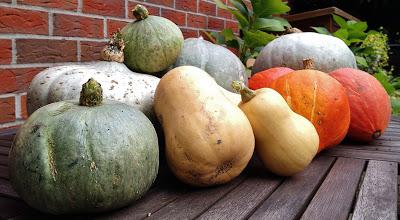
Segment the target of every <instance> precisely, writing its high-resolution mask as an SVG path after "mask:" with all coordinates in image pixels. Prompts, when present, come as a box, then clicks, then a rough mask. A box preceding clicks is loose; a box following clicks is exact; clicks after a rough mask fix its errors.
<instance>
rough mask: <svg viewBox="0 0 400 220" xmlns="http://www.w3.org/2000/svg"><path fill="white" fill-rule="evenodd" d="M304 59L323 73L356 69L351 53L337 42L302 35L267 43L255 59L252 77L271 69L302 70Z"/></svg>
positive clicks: (329, 37)
mask: <svg viewBox="0 0 400 220" xmlns="http://www.w3.org/2000/svg"><path fill="white" fill-rule="evenodd" d="M304 59H312V60H313V61H314V63H315V66H314V67H315V69H316V70H319V71H322V72H325V73H328V72H331V71H333V70H336V69H339V68H342V67H350V68H357V64H356V59H355V57H354V54H353V52H351V50H350V49H349V47H348V46H346V44H345V43H344V42H343V41H342V40H340V39H339V38H336V37H333V36H329V35H325V34H318V33H313V32H303V33H293V34H286V35H283V36H281V37H279V38H277V39H275V40H273V41H271V42H270V43H268V44H267V46H265V47H264V48H263V49H262V51H261V53H260V54H259V55H258V57H257V59H256V61H255V63H254V66H253V68H252V73H258V72H261V71H263V70H266V69H269V68H272V67H288V68H291V69H294V70H301V69H303V60H304Z"/></svg>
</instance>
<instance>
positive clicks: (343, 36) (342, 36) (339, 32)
mask: <svg viewBox="0 0 400 220" xmlns="http://www.w3.org/2000/svg"><path fill="white" fill-rule="evenodd" d="M333 36H335V37H337V38H340V39H341V40H343V41H344V42H345V43H346V45H347V46H349V45H350V42H349V41H348V37H349V33H348V32H347V30H346V29H342V28H341V29H339V30H337V31H335V32H334V33H333Z"/></svg>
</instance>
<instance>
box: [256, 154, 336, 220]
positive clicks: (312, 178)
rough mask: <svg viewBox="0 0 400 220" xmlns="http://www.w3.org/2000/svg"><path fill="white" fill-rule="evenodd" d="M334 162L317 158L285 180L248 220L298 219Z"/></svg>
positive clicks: (325, 158)
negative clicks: (301, 170)
mask: <svg viewBox="0 0 400 220" xmlns="http://www.w3.org/2000/svg"><path fill="white" fill-rule="evenodd" d="M334 160H335V159H334V158H333V157H325V156H318V157H317V158H316V159H315V160H314V161H313V162H312V163H311V164H310V165H309V166H308V167H307V168H306V169H305V170H304V171H303V172H301V173H299V174H297V175H295V176H293V177H290V178H287V179H286V180H285V182H284V183H283V184H282V185H280V186H279V188H278V189H277V190H275V192H274V193H273V194H272V195H271V196H270V197H269V198H268V199H267V200H265V202H264V203H263V204H262V205H261V206H260V207H259V208H258V209H257V210H256V211H255V212H254V214H253V215H251V217H250V219H274V220H275V219H276V220H279V219H282V220H289V219H298V218H299V217H300V216H301V214H302V213H303V211H304V209H305V208H306V205H307V204H308V203H309V201H310V200H311V198H312V196H313V195H314V193H315V191H316V190H317V189H318V186H319V185H320V184H321V182H322V180H323V179H324V177H325V175H326V173H327V172H328V171H329V168H330V167H331V165H332V163H333V162H334Z"/></svg>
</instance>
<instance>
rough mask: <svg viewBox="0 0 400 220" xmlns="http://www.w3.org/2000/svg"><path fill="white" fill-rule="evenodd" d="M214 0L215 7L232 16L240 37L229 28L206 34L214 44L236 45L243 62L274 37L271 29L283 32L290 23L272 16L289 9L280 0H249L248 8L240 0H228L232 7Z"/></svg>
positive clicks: (234, 46)
mask: <svg viewBox="0 0 400 220" xmlns="http://www.w3.org/2000/svg"><path fill="white" fill-rule="evenodd" d="M214 1H215V3H216V4H217V6H218V7H219V8H221V9H224V10H227V11H229V12H230V13H231V14H233V15H234V16H235V18H236V20H237V21H238V23H239V25H238V26H239V29H240V30H241V33H242V34H243V37H240V36H237V35H235V34H234V32H233V30H232V29H231V28H228V29H224V30H222V31H221V32H212V33H211V34H209V33H206V34H207V35H208V37H209V38H211V39H214V40H215V43H217V44H221V45H226V46H228V47H232V48H235V49H237V50H238V52H239V58H240V60H241V61H242V62H243V63H244V64H245V63H246V61H247V60H248V59H249V58H253V57H257V55H258V54H259V52H260V50H261V48H262V47H264V46H265V45H266V44H268V43H269V42H270V41H272V40H274V39H275V38H276V36H275V35H274V34H273V33H274V32H275V33H276V32H283V31H285V29H286V28H289V27H291V26H290V24H289V22H288V21H287V20H286V19H284V18H280V17H276V15H279V14H284V13H286V12H288V11H290V7H289V6H287V4H286V3H284V2H282V0H251V5H252V7H251V8H252V9H250V8H249V7H247V5H246V4H245V3H244V1H243V0H229V2H230V3H231V4H232V5H233V8H230V7H228V6H227V5H225V4H224V3H223V2H222V1H221V0H214Z"/></svg>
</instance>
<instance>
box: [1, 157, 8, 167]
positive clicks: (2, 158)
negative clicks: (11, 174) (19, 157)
mask: <svg viewBox="0 0 400 220" xmlns="http://www.w3.org/2000/svg"><path fill="white" fill-rule="evenodd" d="M0 165H3V166H8V157H7V156H4V155H0Z"/></svg>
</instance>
